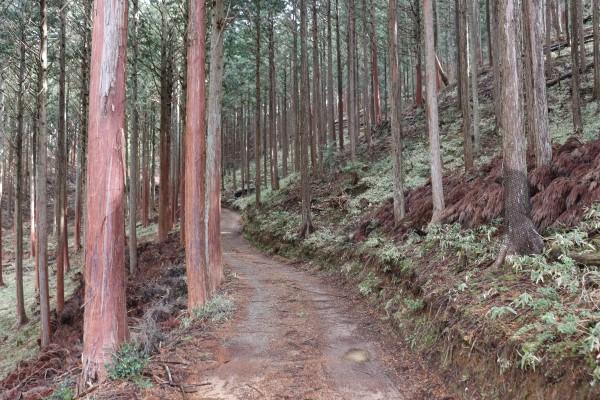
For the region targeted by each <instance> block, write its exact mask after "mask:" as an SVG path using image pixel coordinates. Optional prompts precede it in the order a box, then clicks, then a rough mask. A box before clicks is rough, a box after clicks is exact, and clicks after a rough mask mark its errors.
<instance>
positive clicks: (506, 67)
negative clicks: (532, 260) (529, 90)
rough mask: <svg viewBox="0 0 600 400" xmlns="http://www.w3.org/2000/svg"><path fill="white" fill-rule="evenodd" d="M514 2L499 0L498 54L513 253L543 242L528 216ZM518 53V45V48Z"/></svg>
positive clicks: (535, 247)
mask: <svg viewBox="0 0 600 400" xmlns="http://www.w3.org/2000/svg"><path fill="white" fill-rule="evenodd" d="M517 12H518V4H516V2H515V0H501V2H500V20H499V23H500V24H501V26H502V29H501V37H500V54H501V56H502V59H503V67H502V68H503V73H502V100H503V101H502V107H503V112H502V117H503V122H502V127H503V128H504V138H503V156H504V158H503V165H504V166H503V170H504V172H503V173H504V207H505V209H504V214H505V218H506V224H507V227H508V234H507V235H508V241H509V247H510V249H511V251H513V252H516V253H517V254H532V253H536V254H537V253H540V252H541V250H542V249H543V246H544V243H543V241H542V237H541V236H540V235H539V234H538V233H537V232H536V229H535V226H534V225H533V222H532V221H531V218H530V216H529V213H530V204H529V186H528V179H527V163H526V159H525V137H524V135H523V121H522V114H521V112H519V111H517V112H515V111H516V110H520V109H521V104H520V102H521V97H520V95H519V91H520V80H519V78H518V77H519V74H518V66H517V63H518V57H517V46H516V43H517V39H516V37H515V36H516V30H517V26H518V23H519V21H518V20H517V17H516V16H517V15H518V14H517ZM519 53H520V49H519Z"/></svg>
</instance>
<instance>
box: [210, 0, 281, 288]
mask: <svg viewBox="0 0 600 400" xmlns="http://www.w3.org/2000/svg"><path fill="white" fill-rule="evenodd" d="M224 28H225V21H224V18H223V0H215V1H214V2H213V10H212V29H211V40H210V43H211V45H210V67H211V68H210V76H209V78H210V79H209V80H210V87H209V93H208V138H207V155H206V156H207V165H206V169H207V171H206V188H207V190H208V193H207V200H208V203H207V205H208V210H207V216H208V223H207V232H206V239H207V242H206V245H207V249H206V254H207V257H208V259H207V267H208V275H209V279H210V285H209V288H210V293H213V292H214V291H216V290H217V289H218V288H219V287H220V286H221V282H222V281H223V260H222V254H221V188H220V186H219V184H220V182H219V164H220V162H221V157H220V154H219V150H220V148H221V100H222V98H223V89H222V81H223V30H224ZM271 112H273V110H272V109H271ZM201 115H202V114H201ZM272 129H273V127H272ZM273 135H274V133H273ZM276 160H277V159H276V158H275V161H276ZM275 171H277V170H276V169H275ZM199 199H202V198H201V197H200V198H199Z"/></svg>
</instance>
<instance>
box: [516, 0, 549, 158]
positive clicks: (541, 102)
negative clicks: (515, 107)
mask: <svg viewBox="0 0 600 400" xmlns="http://www.w3.org/2000/svg"><path fill="white" fill-rule="evenodd" d="M523 18H524V19H525V23H524V24H523V25H524V28H525V29H524V35H523V36H524V46H525V64H526V65H525V71H526V73H525V89H526V91H527V92H526V94H525V101H526V105H527V129H528V133H529V137H530V138H531V143H532V145H533V149H534V151H535V160H536V165H537V166H538V167H539V166H542V165H549V164H550V162H551V161H552V145H551V144H550V132H549V128H548V104H547V99H546V76H545V73H544V57H543V54H542V52H543V49H542V24H543V19H542V2H541V0H524V1H523Z"/></svg>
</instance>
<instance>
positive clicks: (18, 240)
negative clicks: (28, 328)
mask: <svg viewBox="0 0 600 400" xmlns="http://www.w3.org/2000/svg"><path fill="white" fill-rule="evenodd" d="M21 12H22V15H21V20H20V32H21V38H20V39H21V41H20V42H21V43H20V44H21V46H20V49H19V91H18V99H17V136H16V139H15V162H16V170H15V172H16V175H17V179H16V182H15V183H16V184H15V186H16V187H15V216H14V223H15V287H16V292H17V293H16V295H17V304H16V308H17V324H18V325H19V326H22V325H25V324H26V323H27V315H26V314H25V296H24V294H23V137H24V136H25V128H24V121H23V120H24V117H25V102H24V97H25V68H26V64H25V51H26V46H27V41H26V36H25V33H26V31H25V1H22V2H21Z"/></svg>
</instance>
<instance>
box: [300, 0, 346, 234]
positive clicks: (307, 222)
mask: <svg viewBox="0 0 600 400" xmlns="http://www.w3.org/2000/svg"><path fill="white" fill-rule="evenodd" d="M350 1H354V0H350ZM306 14H307V11H306V0H300V72H301V75H300V102H301V106H302V112H301V113H300V117H301V121H300V132H299V133H300V138H301V142H302V153H301V155H300V156H301V165H302V167H301V174H300V181H301V191H302V226H301V227H300V235H301V236H302V237H307V236H308V235H310V234H311V233H312V232H313V231H314V229H315V228H314V225H313V222H312V215H311V209H310V201H311V200H310V177H309V174H308V127H309V126H310V121H309V115H310V103H309V92H310V81H309V78H308V44H307V43H306V42H307V35H308V21H307V19H308V17H307V15H306Z"/></svg>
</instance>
